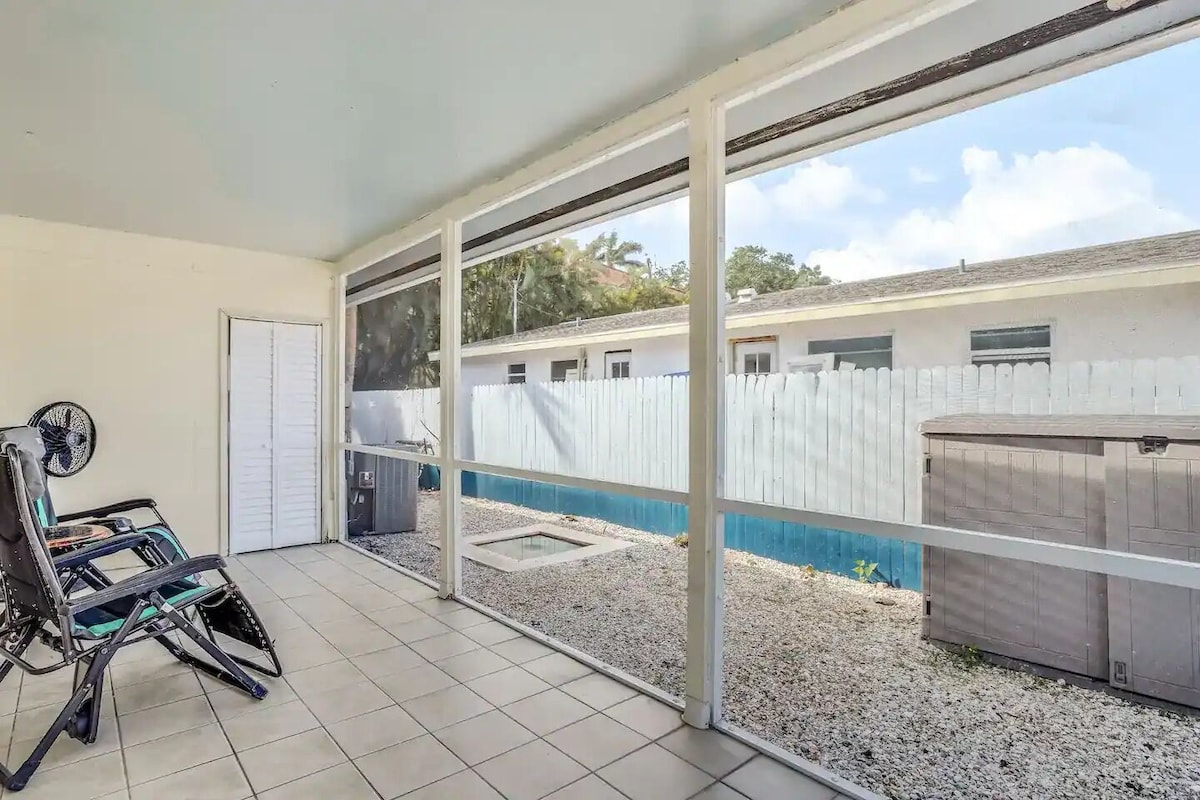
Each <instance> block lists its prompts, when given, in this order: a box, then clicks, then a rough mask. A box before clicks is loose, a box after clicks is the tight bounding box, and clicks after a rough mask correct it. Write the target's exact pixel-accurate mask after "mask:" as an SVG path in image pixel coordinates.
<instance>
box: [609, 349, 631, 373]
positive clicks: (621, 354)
mask: <svg viewBox="0 0 1200 800" xmlns="http://www.w3.org/2000/svg"><path fill="white" fill-rule="evenodd" d="M610 356H612V357H613V358H611V359H610ZM632 363H633V351H632V350H605V351H604V378H605V380H610V379H612V380H619V379H621V378H628V377H631V376H630V365H631V364H632ZM618 366H619V367H624V370H621V371H623V372H624V373H625V374H624V375H613V374H612V373H613V367H618Z"/></svg>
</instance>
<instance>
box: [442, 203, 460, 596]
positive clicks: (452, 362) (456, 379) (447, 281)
mask: <svg viewBox="0 0 1200 800" xmlns="http://www.w3.org/2000/svg"><path fill="white" fill-rule="evenodd" d="M441 301H442V302H441V309H442V320H441V321H442V344H441V353H442V363H441V411H442V427H441V431H442V442H441V456H442V460H443V462H444V463H446V464H447V466H449V469H445V468H443V469H442V487H441V491H440V492H439V495H440V498H439V499H440V500H441V508H442V526H441V570H440V581H439V585H438V594H439V595H440V596H441V597H444V598H448V597H455V596H457V595H460V594H462V558H461V557H460V554H459V543H460V541H461V539H462V525H461V517H460V515H461V513H462V470H460V469H458V467H456V466H455V463H454V459H455V457H456V456H457V455H458V439H459V435H458V434H459V429H458V420H459V416H460V414H459V411H460V409H459V405H460V399H461V394H460V391H459V385H460V384H461V382H462V380H461V379H462V220H459V219H449V220H446V221H445V222H444V223H443V224H442V285H441Z"/></svg>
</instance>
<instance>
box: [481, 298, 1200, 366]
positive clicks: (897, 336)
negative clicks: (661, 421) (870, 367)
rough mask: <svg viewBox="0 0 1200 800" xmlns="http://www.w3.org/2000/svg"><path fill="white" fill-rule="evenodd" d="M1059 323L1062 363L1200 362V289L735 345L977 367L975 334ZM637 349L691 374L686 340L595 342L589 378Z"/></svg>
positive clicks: (913, 314) (878, 317) (1057, 349)
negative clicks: (612, 356) (1195, 358)
mask: <svg viewBox="0 0 1200 800" xmlns="http://www.w3.org/2000/svg"><path fill="white" fill-rule="evenodd" d="M1047 323H1048V324H1050V325H1051V330H1052V333H1051V347H1052V351H1051V357H1052V359H1053V360H1055V361H1094V360H1100V359H1119V358H1151V357H1157V356H1184V355H1200V285H1195V284H1191V285H1184V286H1171V287H1159V288H1148V289H1128V290H1121V291H1108V292H1094V293H1089V294H1080V295H1076V296H1058V297H1047V298H1039V299H1032V300H1014V301H1008V302H996V303H976V304H972V305H962V306H954V307H950V308H938V309H929V310H924V311H909V312H899V313H891V314H873V315H869V316H859V317H847V318H843V319H829V320H819V321H813V322H798V323H791V324H787V325H774V326H770V327H766V326H764V327H760V328H737V329H735V330H732V331H729V338H730V339H736V338H743V337H751V336H777V337H778V338H779V356H780V358H779V361H780V365H781V367H785V366H786V364H787V362H788V360H789V359H791V358H795V357H796V356H800V355H806V354H807V353H808V342H809V341H810V340H812V339H837V338H842V337H850V336H877V335H883V334H891V335H892V347H893V366H895V367H898V368H902V367H935V366H947V365H951V364H966V363H968V362H969V361H970V332H971V330H973V329H978V328H984V327H989V326H1001V325H1025V324H1047ZM624 349H628V350H630V351H632V356H631V361H630V374H631V375H632V376H633V377H642V376H649V375H666V374H669V373H673V372H684V371H686V370H687V368H688V366H687V358H688V354H687V337H686V336H683V335H676V336H665V337H660V338H657V339H632V340H628V341H625V342H619V341H618V342H611V343H608V344H593V345H589V346H588V348H587V350H588V363H589V378H598V377H601V371H602V369H603V364H604V352H605V351H606V350H624ZM577 352H578V349H577V348H562V349H555V350H532V351H524V352H514V353H512V354H510V355H506V356H487V357H483V358H475V359H468V360H467V361H466V362H464V375H465V376H468V380H469V381H470V382H471V383H472V384H473V385H480V384H484V383H503V382H504V381H505V376H506V374H507V364H509V363H512V362H517V361H524V362H525V363H526V370H527V374H528V376H529V377H528V379H529V380H530V381H548V380H549V379H550V362H551V360H557V359H560V358H573V357H575V353H577Z"/></svg>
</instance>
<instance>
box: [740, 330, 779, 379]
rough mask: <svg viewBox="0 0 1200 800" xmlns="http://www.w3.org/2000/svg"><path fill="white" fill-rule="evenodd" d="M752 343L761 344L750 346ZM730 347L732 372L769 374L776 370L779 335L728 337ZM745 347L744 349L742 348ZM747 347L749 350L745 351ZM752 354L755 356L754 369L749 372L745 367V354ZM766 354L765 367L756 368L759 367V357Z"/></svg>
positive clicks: (777, 365)
mask: <svg viewBox="0 0 1200 800" xmlns="http://www.w3.org/2000/svg"><path fill="white" fill-rule="evenodd" d="M752 345H761V347H757V348H753V349H749V348H751V346H752ZM729 346H730V349H731V350H732V351H733V358H732V360H733V374H735V375H770V374H772V373H773V372H777V371H778V367H779V337H778V336H748V337H746V338H743V339H730V340H729ZM744 348H746V349H744ZM747 349H749V352H747ZM748 355H753V356H754V357H755V361H754V365H755V367H756V369H755V370H754V371H753V372H749V371H747V370H746V369H745V366H746V356H748ZM764 355H765V356H767V369H766V370H765V371H764V370H762V369H758V367H761V363H760V362H761V359H762V357H763V356H764Z"/></svg>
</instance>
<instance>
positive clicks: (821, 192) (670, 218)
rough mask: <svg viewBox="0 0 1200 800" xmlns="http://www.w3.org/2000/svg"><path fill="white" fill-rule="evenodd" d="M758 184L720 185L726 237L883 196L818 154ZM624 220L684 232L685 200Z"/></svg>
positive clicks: (741, 236) (738, 237) (740, 236)
mask: <svg viewBox="0 0 1200 800" xmlns="http://www.w3.org/2000/svg"><path fill="white" fill-rule="evenodd" d="M760 182H761V178H757V179H756V178H746V179H744V180H740V181H735V182H734V183H731V184H729V186H728V187H726V190H725V228H726V232H727V238H729V239H730V240H733V241H741V240H743V239H745V238H747V237H750V236H753V234H754V233H755V232H756V231H758V230H761V229H762V228H763V227H765V226H767V225H769V224H771V223H772V222H778V221H796V220H812V219H813V218H815V217H818V216H828V215H829V214H830V213H832V212H834V211H837V210H839V209H841V208H842V207H844V206H845V205H847V204H849V203H850V202H851V201H854V200H866V201H868V202H872V203H877V202H880V201H882V200H883V199H884V193H883V192H882V191H881V190H879V189H876V188H873V187H870V186H866V185H865V184H863V183H862V182H861V181H860V180H859V179H858V177H857V176H855V174H854V171H853V170H852V169H851V168H850V167H840V166H836V165H834V164H830V163H829V162H828V161H826V160H825V159H823V158H815V159H813V160H812V161H808V162H806V163H804V164H800V165H799V166H796V167H793V168H792V170H791V173H790V174H789V175H788V176H787V178H786V180H784V181H783V182H782V183H779V184H776V185H774V186H771V187H769V188H766V189H764V188H763V187H762V186H761V185H760ZM629 222H630V223H632V224H633V225H635V226H646V227H651V228H658V229H663V228H666V229H676V230H680V231H682V233H683V235H686V234H687V226H688V201H687V198H686V197H681V198H679V199H676V200H672V201H670V202H667V203H662V204H660V205H657V206H652V207H650V208H644V209H642V210H641V211H638V212H636V213H634V214H632V215H631V216H630V217H629ZM599 227H603V226H599ZM597 229H599V228H597ZM589 230H590V229H589Z"/></svg>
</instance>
